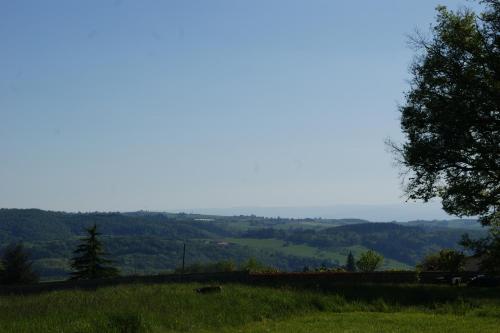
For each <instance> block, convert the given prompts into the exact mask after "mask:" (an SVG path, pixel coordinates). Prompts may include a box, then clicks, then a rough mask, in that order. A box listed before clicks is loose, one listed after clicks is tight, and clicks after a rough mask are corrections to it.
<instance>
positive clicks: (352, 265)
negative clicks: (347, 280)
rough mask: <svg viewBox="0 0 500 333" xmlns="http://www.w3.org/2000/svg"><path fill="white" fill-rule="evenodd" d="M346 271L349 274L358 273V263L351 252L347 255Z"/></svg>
mask: <svg viewBox="0 0 500 333" xmlns="http://www.w3.org/2000/svg"><path fill="white" fill-rule="evenodd" d="M345 269H346V271H348V272H356V261H355V259H354V255H353V254H352V252H351V251H349V254H348V255H347V261H346V264H345Z"/></svg>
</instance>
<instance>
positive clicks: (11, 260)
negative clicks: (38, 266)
mask: <svg viewBox="0 0 500 333" xmlns="http://www.w3.org/2000/svg"><path fill="white" fill-rule="evenodd" d="M0 266H2V270H1V271H0V280H1V282H2V283H4V284H25V283H35V282H38V275H37V274H36V273H35V272H34V271H33V269H32V267H31V266H32V262H31V261H30V260H29V254H28V252H27V251H26V250H25V248H24V245H23V244H22V243H17V244H10V245H8V246H7V248H6V249H5V251H4V254H3V256H2V260H1V265H0Z"/></svg>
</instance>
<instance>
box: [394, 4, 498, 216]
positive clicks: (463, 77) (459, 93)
mask: <svg viewBox="0 0 500 333" xmlns="http://www.w3.org/2000/svg"><path fill="white" fill-rule="evenodd" d="M481 3H482V4H483V5H484V11H483V12H482V13H481V14H479V15H476V14H475V13H474V12H472V11H471V10H467V9H465V10H461V11H456V12H453V11H449V10H448V9H446V7H443V6H441V7H438V8H437V11H438V15H437V23H436V24H435V25H434V26H433V27H432V31H431V35H432V36H431V37H429V38H425V37H421V35H417V36H416V37H415V38H413V39H412V41H413V42H414V44H415V46H416V50H417V53H418V55H417V56H416V58H415V61H414V63H413V65H412V67H411V74H412V80H411V86H410V89H409V91H408V92H407V94H406V96H405V101H404V103H403V104H402V105H401V106H400V112H401V127H402V130H403V133H404V135H405V142H404V143H403V144H402V145H392V146H393V148H394V149H395V151H396V153H397V155H398V160H399V162H400V163H401V164H402V166H403V170H405V175H406V176H407V177H405V185H406V186H405V189H406V193H407V195H408V198H409V199H416V200H419V199H421V200H424V201H428V200H430V199H432V198H435V197H438V198H441V199H442V205H443V208H444V210H445V211H446V212H448V213H450V214H454V215H458V216H480V220H481V222H482V223H483V224H484V225H498V224H500V222H499V221H500V213H499V205H500V1H499V0H488V1H481Z"/></svg>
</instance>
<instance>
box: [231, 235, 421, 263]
mask: <svg viewBox="0 0 500 333" xmlns="http://www.w3.org/2000/svg"><path fill="white" fill-rule="evenodd" d="M225 240H226V241H228V242H231V243H235V244H238V245H244V246H248V247H251V248H257V249H265V250H272V251H276V252H281V253H284V254H287V255H293V256H297V257H305V258H318V259H325V260H333V261H336V262H338V263H339V264H344V263H345V261H346V258H347V254H348V253H349V251H352V253H353V254H354V256H356V257H359V255H360V254H361V253H362V252H365V251H367V250H368V249H367V248H365V247H362V246H359V245H355V246H349V247H342V248H338V249H335V250H320V249H318V248H316V247H313V246H309V245H305V244H293V243H288V244H287V242H285V241H283V240H280V239H273V238H268V239H260V238H226V239H225ZM382 269H412V267H410V266H408V265H406V264H404V263H401V262H399V261H396V260H392V259H387V258H386V259H384V265H383V267H382Z"/></svg>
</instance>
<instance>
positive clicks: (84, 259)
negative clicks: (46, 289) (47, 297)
mask: <svg viewBox="0 0 500 333" xmlns="http://www.w3.org/2000/svg"><path fill="white" fill-rule="evenodd" d="M86 231H87V233H88V236H87V237H86V238H83V239H82V242H81V244H80V245H79V246H78V248H77V249H76V250H75V251H74V255H75V257H73V259H72V263H71V267H72V268H73V270H74V271H73V272H72V273H71V279H73V280H81V279H84V280H90V279H99V278H108V277H114V276H117V275H118V273H119V272H118V269H116V268H115V267H113V266H111V263H112V261H111V260H108V259H106V258H105V256H106V253H105V252H104V248H103V245H102V243H101V241H100V240H99V239H98V236H99V235H100V233H99V232H98V231H97V226H96V225H95V224H94V225H93V226H92V227H90V228H88V229H86Z"/></svg>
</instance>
